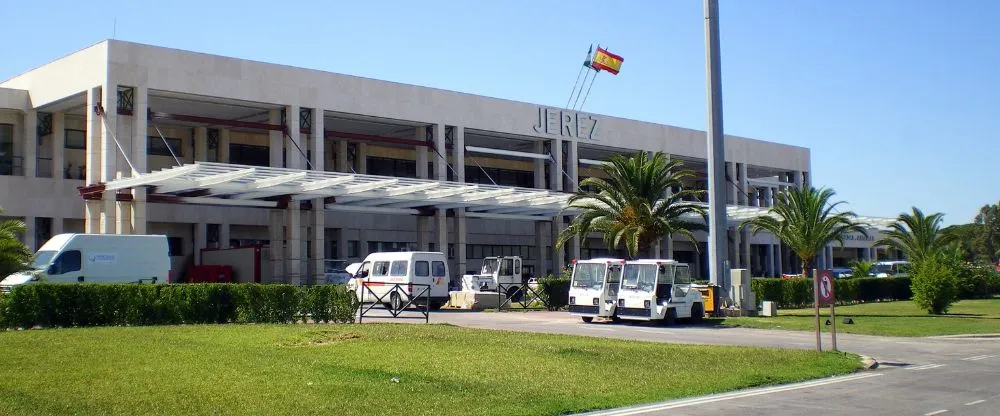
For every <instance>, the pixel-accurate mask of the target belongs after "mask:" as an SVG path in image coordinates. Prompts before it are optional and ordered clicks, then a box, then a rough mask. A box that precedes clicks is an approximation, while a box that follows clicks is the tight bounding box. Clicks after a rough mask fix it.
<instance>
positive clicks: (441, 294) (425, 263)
mask: <svg viewBox="0 0 1000 416" xmlns="http://www.w3.org/2000/svg"><path fill="white" fill-rule="evenodd" d="M448 276H449V273H448V259H447V257H445V255H444V253H438V252H423V251H404V252H391V253H372V254H369V255H368V257H365V260H364V261H362V262H361V266H360V267H359V268H358V271H357V273H355V274H354V277H353V278H352V279H351V280H350V281H348V283H347V287H348V289H350V290H353V291H354V293H355V295H356V296H357V297H358V300H359V301H361V302H365V303H371V302H377V301H379V299H380V298H381V301H383V302H385V303H386V304H388V306H390V307H391V308H392V309H394V310H398V309H401V308H402V306H403V305H405V304H406V302H407V300H408V299H413V300H414V304H417V305H423V302H424V296H429V302H430V308H431V309H439V308H441V307H442V306H444V304H445V303H447V302H448V283H449V277H448ZM397 284H398V285H399V289H400V290H399V291H394V290H393V288H394V287H396V285H397ZM414 285H429V287H424V286H414ZM425 288H427V289H429V291H428V293H426V294H424V293H423V291H424V289H425ZM400 291H401V292H402V293H403V294H404V296H400V294H399V292H400ZM387 295H388V296H387Z"/></svg>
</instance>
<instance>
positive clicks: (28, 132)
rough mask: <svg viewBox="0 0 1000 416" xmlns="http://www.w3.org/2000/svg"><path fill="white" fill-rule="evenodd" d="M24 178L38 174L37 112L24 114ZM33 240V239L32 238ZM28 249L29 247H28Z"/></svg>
mask: <svg viewBox="0 0 1000 416" xmlns="http://www.w3.org/2000/svg"><path fill="white" fill-rule="evenodd" d="M21 131H22V132H24V137H22V140H23V141H24V153H23V155H24V161H23V162H22V163H23V166H24V176H25V177H28V178H34V177H35V176H37V174H38V112H37V111H35V110H34V109H29V110H28V111H26V112H25V113H24V127H23V128H21ZM32 239H34V237H32ZM29 247H30V246H29Z"/></svg>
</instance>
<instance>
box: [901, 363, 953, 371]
mask: <svg viewBox="0 0 1000 416" xmlns="http://www.w3.org/2000/svg"><path fill="white" fill-rule="evenodd" d="M938 367H944V364H924V365H918V366H916V367H907V368H906V369H907V370H913V371H921V370H930V369H934V368H938Z"/></svg>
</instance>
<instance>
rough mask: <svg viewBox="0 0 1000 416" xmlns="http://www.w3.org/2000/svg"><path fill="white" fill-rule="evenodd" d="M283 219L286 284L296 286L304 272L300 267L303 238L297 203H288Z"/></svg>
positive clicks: (302, 260)
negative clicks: (286, 271) (284, 219)
mask: <svg viewBox="0 0 1000 416" xmlns="http://www.w3.org/2000/svg"><path fill="white" fill-rule="evenodd" d="M285 218H286V225H285V227H286V228H285V229H286V230H287V231H286V233H287V237H286V239H285V247H286V248H287V249H286V250H285V258H286V259H288V261H287V264H288V266H287V270H288V277H289V278H288V283H290V284H293V285H298V284H301V282H302V280H301V279H302V273H303V272H304V270H302V265H303V262H304V260H305V259H304V258H302V241H303V240H304V238H303V237H305V236H303V235H302V215H301V211H299V202H298V201H292V202H289V203H288V210H287V212H286V214H285Z"/></svg>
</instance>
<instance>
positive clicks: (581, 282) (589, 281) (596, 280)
mask: <svg viewBox="0 0 1000 416" xmlns="http://www.w3.org/2000/svg"><path fill="white" fill-rule="evenodd" d="M606 267H607V265H605V264H601V263H577V264H576V267H574V268H573V287H579V288H583V289H586V288H594V287H601V285H603V284H604V269H605V268H606Z"/></svg>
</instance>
